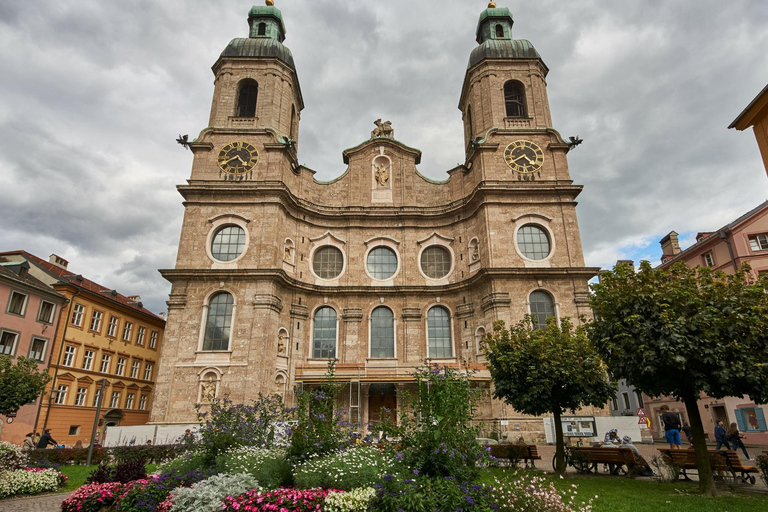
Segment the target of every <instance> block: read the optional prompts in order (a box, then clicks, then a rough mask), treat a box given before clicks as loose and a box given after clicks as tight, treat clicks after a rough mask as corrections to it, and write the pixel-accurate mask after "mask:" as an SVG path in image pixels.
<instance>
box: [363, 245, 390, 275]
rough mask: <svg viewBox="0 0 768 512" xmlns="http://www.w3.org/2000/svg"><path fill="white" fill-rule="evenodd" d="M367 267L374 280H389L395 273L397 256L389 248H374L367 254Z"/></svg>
mask: <svg viewBox="0 0 768 512" xmlns="http://www.w3.org/2000/svg"><path fill="white" fill-rule="evenodd" d="M367 265H368V273H369V274H371V277H373V278H374V279H389V278H390V277H392V276H393V275H395V272H397V255H396V254H395V251H393V250H392V249H390V248H389V247H376V248H374V249H372V250H371V252H369V253H368V262H367Z"/></svg>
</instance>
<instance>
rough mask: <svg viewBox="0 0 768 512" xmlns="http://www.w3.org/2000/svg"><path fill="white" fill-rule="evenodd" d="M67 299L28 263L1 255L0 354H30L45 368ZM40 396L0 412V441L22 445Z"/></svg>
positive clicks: (33, 422) (39, 366)
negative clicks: (13, 409) (13, 412)
mask: <svg viewBox="0 0 768 512" xmlns="http://www.w3.org/2000/svg"><path fill="white" fill-rule="evenodd" d="M65 301H66V298H65V297H64V296H62V295H60V294H58V293H56V292H54V291H53V290H52V289H51V288H50V287H49V286H47V285H46V284H45V283H43V282H42V281H39V280H38V279H36V278H35V277H33V276H31V275H30V274H29V263H27V262H9V261H5V258H2V257H0V355H7V356H11V358H12V359H13V360H14V361H16V359H17V358H18V357H29V358H33V359H35V360H36V361H37V365H38V368H39V369H40V370H46V369H47V368H48V363H49V361H50V355H51V349H52V347H53V340H54V338H55V334H56V329H57V328H58V322H59V316H60V314H59V312H60V309H61V306H62V304H64V302H65ZM39 408H40V399H39V398H38V399H37V400H36V401H35V402H34V403H32V404H28V405H25V406H23V407H22V408H21V409H19V410H18V412H17V413H16V415H9V416H3V415H0V422H1V423H0V441H8V442H10V443H14V444H18V445H20V444H22V442H23V441H24V437H25V435H26V434H27V433H28V432H32V431H33V430H34V425H35V419H36V417H37V413H38V410H39Z"/></svg>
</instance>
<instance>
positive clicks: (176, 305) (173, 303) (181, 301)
mask: <svg viewBox="0 0 768 512" xmlns="http://www.w3.org/2000/svg"><path fill="white" fill-rule="evenodd" d="M165 304H166V305H167V306H168V309H169V310H171V309H183V308H185V307H186V305H187V296H186V295H180V294H171V295H170V296H169V297H168V300H167V301H165Z"/></svg>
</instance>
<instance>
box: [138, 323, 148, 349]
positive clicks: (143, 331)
mask: <svg viewBox="0 0 768 512" xmlns="http://www.w3.org/2000/svg"><path fill="white" fill-rule="evenodd" d="M146 335H147V329H146V328H145V327H143V326H139V331H138V333H137V334H136V344H137V345H143V344H144V338H145V337H146Z"/></svg>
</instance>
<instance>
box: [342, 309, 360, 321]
mask: <svg viewBox="0 0 768 512" xmlns="http://www.w3.org/2000/svg"><path fill="white" fill-rule="evenodd" d="M341 318H342V319H343V320H344V321H345V322H362V321H363V310H362V309H361V308H344V311H343V313H342V314H341Z"/></svg>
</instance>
